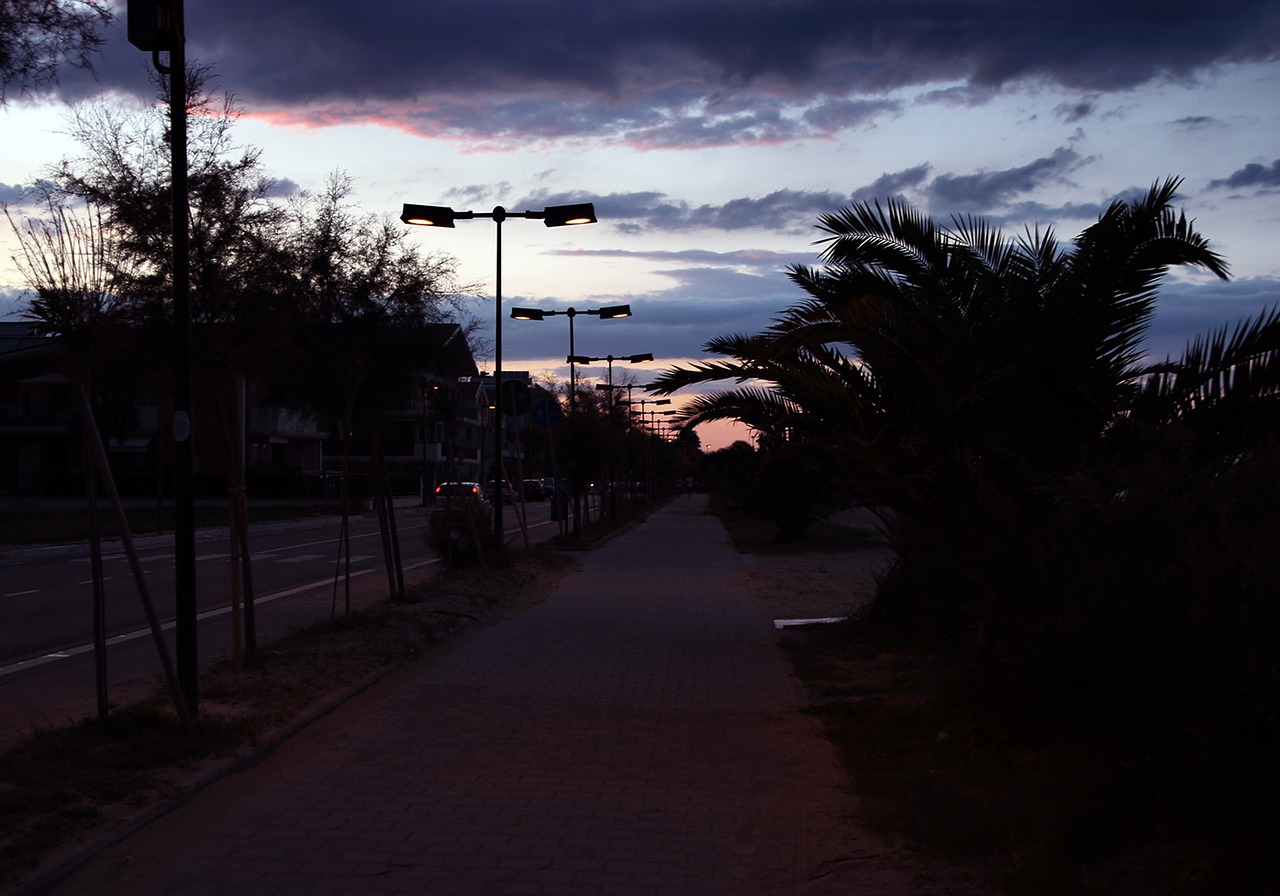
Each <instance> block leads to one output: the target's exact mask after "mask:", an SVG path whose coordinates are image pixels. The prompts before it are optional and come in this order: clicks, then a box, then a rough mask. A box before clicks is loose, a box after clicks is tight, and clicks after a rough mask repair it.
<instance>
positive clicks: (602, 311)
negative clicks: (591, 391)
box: [511, 305, 631, 410]
mask: <svg viewBox="0 0 1280 896" xmlns="http://www.w3.org/2000/svg"><path fill="white" fill-rule="evenodd" d="M560 314H563V315H565V316H566V317H568V318H569V409H570V410H573V408H574V407H576V406H577V403H578V378H577V374H576V368H575V367H574V361H573V359H574V358H575V357H576V356H575V355H574V347H573V319H574V318H575V317H577V316H578V315H579V314H592V315H595V316H596V317H599V318H600V319H601V320H615V319H617V318H622V317H630V316H631V306H630V305H605V306H604V307H603V308H584V309H582V310H578V309H577V308H573V307H569V308H566V309H565V310H563V311H560V310H551V311H547V310H544V309H542V308H512V309H511V317H512V319H513V320H542V319H544V318H547V317H555V316H557V315H560Z"/></svg>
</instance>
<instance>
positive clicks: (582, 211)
mask: <svg viewBox="0 0 1280 896" xmlns="http://www.w3.org/2000/svg"><path fill="white" fill-rule="evenodd" d="M472 218H489V219H491V220H492V221H493V223H494V224H495V225H496V230H497V253H496V257H497V276H496V278H495V279H494V294H495V304H494V308H495V313H494V315H493V331H494V338H493V354H494V361H493V391H494V400H493V414H494V427H493V482H494V489H495V493H496V494H497V495H500V491H499V490H498V482H499V480H500V478H501V475H502V222H503V221H505V220H506V219H507V218H531V219H534V220H540V221H542V223H543V224H545V225H546V226H547V227H564V226H568V225H573V224H594V223H595V222H596V209H595V206H594V205H593V204H592V203H590V202H578V203H574V204H572V205H550V206H547V207H546V208H544V209H543V210H542V211H540V212H539V211H523V212H509V211H507V210H506V209H505V208H503V207H502V206H500V205H498V206H494V209H493V211H491V212H471V211H467V212H458V211H454V210H453V209H451V208H447V207H445V206H440V205H415V204H413V203H408V202H406V203H405V204H404V208H403V209H402V210H401V212H400V220H401V221H403V222H404V223H406V224H415V225H418V226H421V227H453V222H454V221H468V220H471V219H472ZM493 535H494V538H496V539H497V541H498V543H499V544H501V543H502V540H503V538H504V536H505V533H504V532H503V529H502V501H501V500H496V501H494V502H493Z"/></svg>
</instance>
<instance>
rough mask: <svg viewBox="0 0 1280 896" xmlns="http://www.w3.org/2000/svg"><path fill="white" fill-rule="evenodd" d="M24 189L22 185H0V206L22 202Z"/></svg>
mask: <svg viewBox="0 0 1280 896" xmlns="http://www.w3.org/2000/svg"><path fill="white" fill-rule="evenodd" d="M25 192H26V187H24V186H22V184H5V183H0V204H3V205H14V204H16V203H18V202H19V201H21V200H22V196H23V194H24V193H25Z"/></svg>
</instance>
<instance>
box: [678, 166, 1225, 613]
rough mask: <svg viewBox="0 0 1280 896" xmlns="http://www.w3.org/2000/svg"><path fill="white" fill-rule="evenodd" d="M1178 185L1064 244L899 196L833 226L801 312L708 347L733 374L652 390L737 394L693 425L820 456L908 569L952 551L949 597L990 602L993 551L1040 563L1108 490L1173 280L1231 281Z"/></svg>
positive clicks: (693, 412) (1110, 212)
mask: <svg viewBox="0 0 1280 896" xmlns="http://www.w3.org/2000/svg"><path fill="white" fill-rule="evenodd" d="M1178 184H1179V181H1178V180H1177V179H1168V180H1165V181H1164V182H1162V183H1157V184H1155V185H1153V186H1152V188H1151V189H1150V190H1149V191H1148V193H1147V194H1146V195H1145V196H1143V197H1141V198H1139V199H1137V200H1133V201H1119V200H1118V201H1116V202H1113V203H1112V204H1111V205H1110V207H1109V208H1108V209H1107V210H1106V211H1105V212H1104V213H1103V215H1102V216H1101V217H1100V218H1099V220H1098V222H1097V223H1096V224H1094V225H1093V226H1091V227H1089V228H1088V229H1086V230H1085V231H1084V232H1083V233H1081V234H1080V235H1079V236H1078V237H1077V238H1076V239H1075V241H1074V243H1073V244H1072V245H1071V246H1070V247H1069V248H1063V247H1062V246H1061V245H1060V244H1059V243H1058V241H1057V239H1056V237H1055V236H1054V234H1053V232H1052V231H1044V232H1041V231H1030V232H1027V233H1026V234H1025V235H1023V236H1022V237H1021V238H1020V239H1018V240H1015V241H1009V240H1006V239H1005V238H1004V237H1003V236H1002V234H1001V233H1000V232H999V231H997V230H995V229H993V228H992V227H990V226H988V225H987V224H986V223H985V222H983V221H982V220H980V219H977V218H972V217H970V218H957V219H953V221H952V226H951V227H950V228H946V227H942V226H939V225H938V224H937V223H935V222H934V221H932V220H931V219H929V218H928V217H926V216H925V215H923V214H921V213H920V212H918V211H916V210H914V209H912V208H910V207H909V206H907V205H906V204H904V203H902V202H899V201H896V200H890V201H889V202H887V203H886V204H885V205H883V206H882V205H881V204H880V203H878V202H877V203H860V204H857V205H854V206H852V207H850V208H848V209H845V210H842V211H840V212H837V213H833V214H830V215H825V216H823V217H822V218H821V219H820V225H819V226H820V229H821V230H822V231H824V232H825V233H826V234H827V236H826V237H825V238H824V239H823V241H822V242H823V243H824V244H825V245H824V249H823V253H822V254H823V260H824V262H825V265H824V266H823V267H822V268H811V267H806V266H795V267H793V268H792V269H791V270H790V277H791V279H792V281H793V282H795V283H796V284H797V285H798V286H800V287H801V288H802V289H803V290H804V291H805V292H806V293H807V294H808V298H807V299H806V300H805V301H803V302H801V303H800V304H798V305H795V306H793V307H792V308H790V309H788V310H786V311H785V312H783V313H782V314H781V315H780V316H779V317H778V318H777V319H775V321H774V322H773V324H772V325H771V326H770V327H769V328H768V329H767V330H766V331H765V332H764V333H762V334H760V335H759V336H754V337H746V336H735V337H727V338H724V339H720V340H715V341H713V342H711V343H708V346H707V348H708V350H710V351H713V352H715V353H717V354H722V355H725V356H727V357H728V358H729V360H726V361H718V362H710V363H704V364H700V365H695V366H694V367H693V368H691V369H677V370H674V371H672V372H671V373H669V374H668V375H666V376H664V377H662V378H661V379H660V381H659V384H658V391H660V392H662V393H670V392H673V391H675V390H676V389H678V388H681V387H683V386H688V385H693V384H698V383H706V382H722V381H724V380H730V379H733V380H738V381H739V382H738V386H737V388H731V389H726V390H722V391H719V392H715V393H712V394H711V395H709V396H706V397H704V398H701V399H698V400H696V401H695V402H693V403H692V404H691V405H690V407H689V409H688V411H687V413H686V415H685V417H684V418H683V422H684V424H685V425H693V424H696V423H699V422H703V421H706V420H712V419H717V418H719V417H724V416H732V417H736V418H737V419H740V420H742V421H743V422H747V423H748V424H749V425H751V426H752V427H754V428H755V429H756V430H757V432H759V433H761V434H762V435H763V436H764V437H765V438H764V441H765V443H766V444H768V442H769V441H770V440H778V439H781V440H785V441H787V442H790V443H799V444H807V445H810V446H813V450H820V451H821V452H823V453H824V454H825V456H826V458H827V461H826V464H827V469H829V470H830V481H829V482H828V483H827V487H828V488H830V487H831V486H843V487H844V488H845V489H847V490H849V491H853V492H857V493H859V494H861V495H863V496H864V498H865V499H866V500H867V501H869V502H872V503H874V504H876V505H878V506H880V507H881V508H882V510H883V518H884V519H885V520H886V522H887V523H888V524H889V527H890V533H891V535H892V536H893V537H894V539H895V543H896V546H897V548H898V550H899V553H900V556H901V557H902V558H903V561H902V562H903V563H904V564H905V563H906V562H907V558H908V557H917V558H919V557H925V556H928V557H930V560H929V561H928V565H933V566H936V564H937V563H938V558H940V557H949V558H952V559H953V561H955V563H959V565H960V566H961V567H965V568H957V567H956V566H955V563H953V565H952V566H951V567H950V568H949V569H948V570H947V571H946V573H944V577H946V578H947V580H948V581H949V582H950V584H951V586H959V587H960V589H961V590H964V589H966V588H967V589H968V590H969V591H973V592H978V591H983V590H986V587H985V586H980V585H976V584H972V583H989V579H990V568H991V566H992V565H993V563H992V560H993V558H992V557H991V556H990V553H989V548H990V546H991V545H993V544H1004V545H1018V547H1017V548H1016V549H1015V548H1012V547H1010V548H1007V549H1006V551H1005V552H1004V553H1012V554H1017V555H1018V558H1019V559H1018V562H1017V563H1015V564H1014V565H1015V566H1017V565H1019V564H1023V563H1034V562H1036V561H1035V552H1034V551H1028V550H1026V543H1027V542H1028V540H1029V539H1031V538H1032V537H1033V534H1036V533H1041V532H1042V530H1043V526H1044V525H1046V524H1047V521H1049V520H1051V519H1053V518H1054V517H1055V516H1056V515H1058V514H1060V513H1062V512H1063V510H1064V508H1067V507H1072V506H1077V505H1078V504H1079V499H1080V498H1081V497H1082V496H1084V495H1087V494H1095V495H1096V494H1097V493H1098V491H1099V489H1100V488H1101V485H1100V484H1099V483H1096V482H1095V480H1096V479H1097V474H1098V471H1099V470H1101V469H1102V468H1104V467H1105V466H1106V457H1105V452H1104V438H1105V435H1106V433H1107V431H1108V429H1109V427H1110V426H1111V425H1112V424H1113V422H1114V421H1116V420H1117V419H1118V418H1122V417H1124V416H1125V415H1127V414H1129V413H1130V406H1131V405H1132V403H1133V402H1134V401H1135V400H1136V399H1137V398H1138V397H1139V396H1140V395H1142V394H1143V391H1142V390H1143V388H1144V387H1143V385H1142V384H1143V383H1144V382H1149V381H1150V378H1151V372H1150V371H1149V370H1147V369H1146V368H1144V367H1143V366H1142V361H1143V355H1142V348H1141V345H1142V340H1143V337H1144V335H1145V333H1146V331H1147V329H1148V327H1149V325H1150V322H1151V319H1152V316H1153V314H1154V311H1155V303H1156V295H1157V290H1158V287H1159V285H1160V282H1161V280H1162V278H1163V276H1164V274H1165V273H1166V272H1167V271H1168V269H1170V268H1171V267H1174V266H1183V265H1192V266H1198V267H1201V268H1204V269H1206V270H1208V271H1210V272H1212V273H1213V274H1215V275H1217V276H1219V277H1222V278H1226V277H1227V273H1228V272H1227V266H1226V264H1225V262H1224V261H1223V260H1222V259H1221V258H1220V257H1219V256H1218V255H1217V254H1216V253H1214V252H1213V251H1212V250H1211V249H1210V248H1209V246H1208V243H1207V241H1206V240H1205V239H1204V238H1203V237H1202V236H1201V235H1200V234H1199V233H1198V232H1196V230H1195V229H1194V227H1193V225H1192V223H1191V222H1190V221H1188V220H1187V218H1186V217H1185V215H1183V214H1180V213H1179V212H1177V211H1175V210H1174V209H1173V207H1172V203H1173V200H1174V198H1175V196H1176V191H1177V187H1178ZM1145 388H1147V389H1150V388H1154V387H1151V386H1147V387H1145ZM997 533H998V535H997ZM1006 566H1007V564H1006ZM966 582H967V583H971V587H970V586H969V585H964V584H963V583H966ZM974 599H976V600H979V601H980V600H981V597H980V595H976V594H975V596H974Z"/></svg>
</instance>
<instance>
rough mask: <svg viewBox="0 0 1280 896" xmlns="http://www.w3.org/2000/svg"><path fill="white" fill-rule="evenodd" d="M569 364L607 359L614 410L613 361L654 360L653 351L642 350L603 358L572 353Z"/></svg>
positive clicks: (632, 362)
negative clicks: (631, 353)
mask: <svg viewBox="0 0 1280 896" xmlns="http://www.w3.org/2000/svg"><path fill="white" fill-rule="evenodd" d="M568 360H569V364H570V365H573V364H594V363H595V362H596V361H605V362H608V364H609V387H608V388H609V410H611V411H612V410H613V362H614V361H627V362H629V363H631V364H643V363H644V362H646V361H652V360H653V352H642V353H640V354H638V355H605V356H604V357H602V358H588V357H587V356H586V355H570V356H569V358H568Z"/></svg>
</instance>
